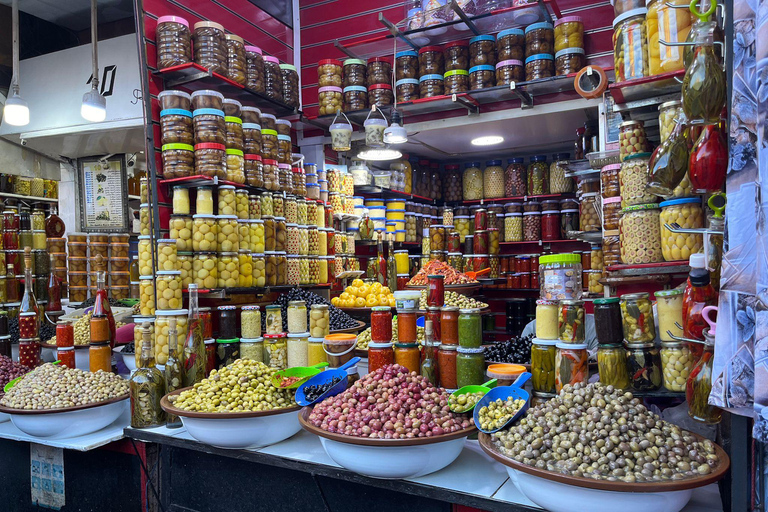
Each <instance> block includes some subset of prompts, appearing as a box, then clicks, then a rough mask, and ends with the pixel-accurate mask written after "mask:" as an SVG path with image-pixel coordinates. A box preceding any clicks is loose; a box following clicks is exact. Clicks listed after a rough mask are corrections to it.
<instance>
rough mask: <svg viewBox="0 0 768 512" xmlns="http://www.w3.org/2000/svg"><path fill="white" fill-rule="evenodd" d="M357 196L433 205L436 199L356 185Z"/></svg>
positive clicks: (371, 186)
mask: <svg viewBox="0 0 768 512" xmlns="http://www.w3.org/2000/svg"><path fill="white" fill-rule="evenodd" d="M355 194H360V195H364V196H366V195H381V197H382V199H391V198H396V199H403V198H406V199H410V200H411V201H417V202H420V203H428V204H432V203H434V202H435V200H434V199H432V198H430V197H425V196H419V195H416V194H407V193H405V192H402V191H400V190H393V189H390V188H383V187H377V186H375V185H355Z"/></svg>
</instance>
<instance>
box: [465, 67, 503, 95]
mask: <svg viewBox="0 0 768 512" xmlns="http://www.w3.org/2000/svg"><path fill="white" fill-rule="evenodd" d="M495 85H496V68H495V67H494V66H491V65H481V66H473V67H471V68H469V90H471V91H477V90H480V89H486V88H488V87H493V86H495Z"/></svg>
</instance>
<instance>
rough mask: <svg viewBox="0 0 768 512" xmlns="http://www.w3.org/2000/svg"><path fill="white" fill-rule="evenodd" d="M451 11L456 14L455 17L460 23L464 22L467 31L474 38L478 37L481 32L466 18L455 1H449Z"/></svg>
mask: <svg viewBox="0 0 768 512" xmlns="http://www.w3.org/2000/svg"><path fill="white" fill-rule="evenodd" d="M451 9H453V12H455V13H456V15H457V16H458V17H459V18H461V21H463V22H464V24H466V25H467V26H468V27H469V30H471V31H472V33H473V34H475V35H476V36H479V35H480V34H481V32H480V31H479V30H478V29H477V27H476V26H475V24H474V23H473V22H472V20H470V19H469V18H468V17H467V13H465V12H464V9H462V8H461V6H460V5H459V3H458V2H457V1H456V0H451Z"/></svg>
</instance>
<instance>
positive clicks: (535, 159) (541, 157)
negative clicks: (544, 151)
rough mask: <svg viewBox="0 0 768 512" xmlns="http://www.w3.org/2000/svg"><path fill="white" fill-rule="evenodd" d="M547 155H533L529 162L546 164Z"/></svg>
mask: <svg viewBox="0 0 768 512" xmlns="http://www.w3.org/2000/svg"><path fill="white" fill-rule="evenodd" d="M546 161H547V155H534V156H532V157H531V162H546Z"/></svg>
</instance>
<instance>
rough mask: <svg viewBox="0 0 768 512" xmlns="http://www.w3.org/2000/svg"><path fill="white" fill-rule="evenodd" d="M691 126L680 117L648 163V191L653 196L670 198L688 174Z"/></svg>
mask: <svg viewBox="0 0 768 512" xmlns="http://www.w3.org/2000/svg"><path fill="white" fill-rule="evenodd" d="M689 132H690V129H689V125H688V121H687V119H686V118H685V117H684V116H683V115H680V116H678V117H677V119H675V127H674V128H673V129H672V133H671V134H670V135H669V137H667V139H666V140H665V141H664V142H662V143H661V145H660V146H659V147H657V148H656V149H655V150H654V151H653V154H651V159H650V161H649V162H648V173H649V175H650V181H649V183H648V185H647V186H646V189H647V190H648V191H649V192H651V193H652V194H656V195H657V196H661V197H669V196H671V195H672V194H673V191H674V189H675V187H676V186H678V185H679V184H680V182H681V181H682V180H683V178H684V177H685V173H686V172H688V163H689V162H688V157H689V152H688V140H689Z"/></svg>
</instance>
